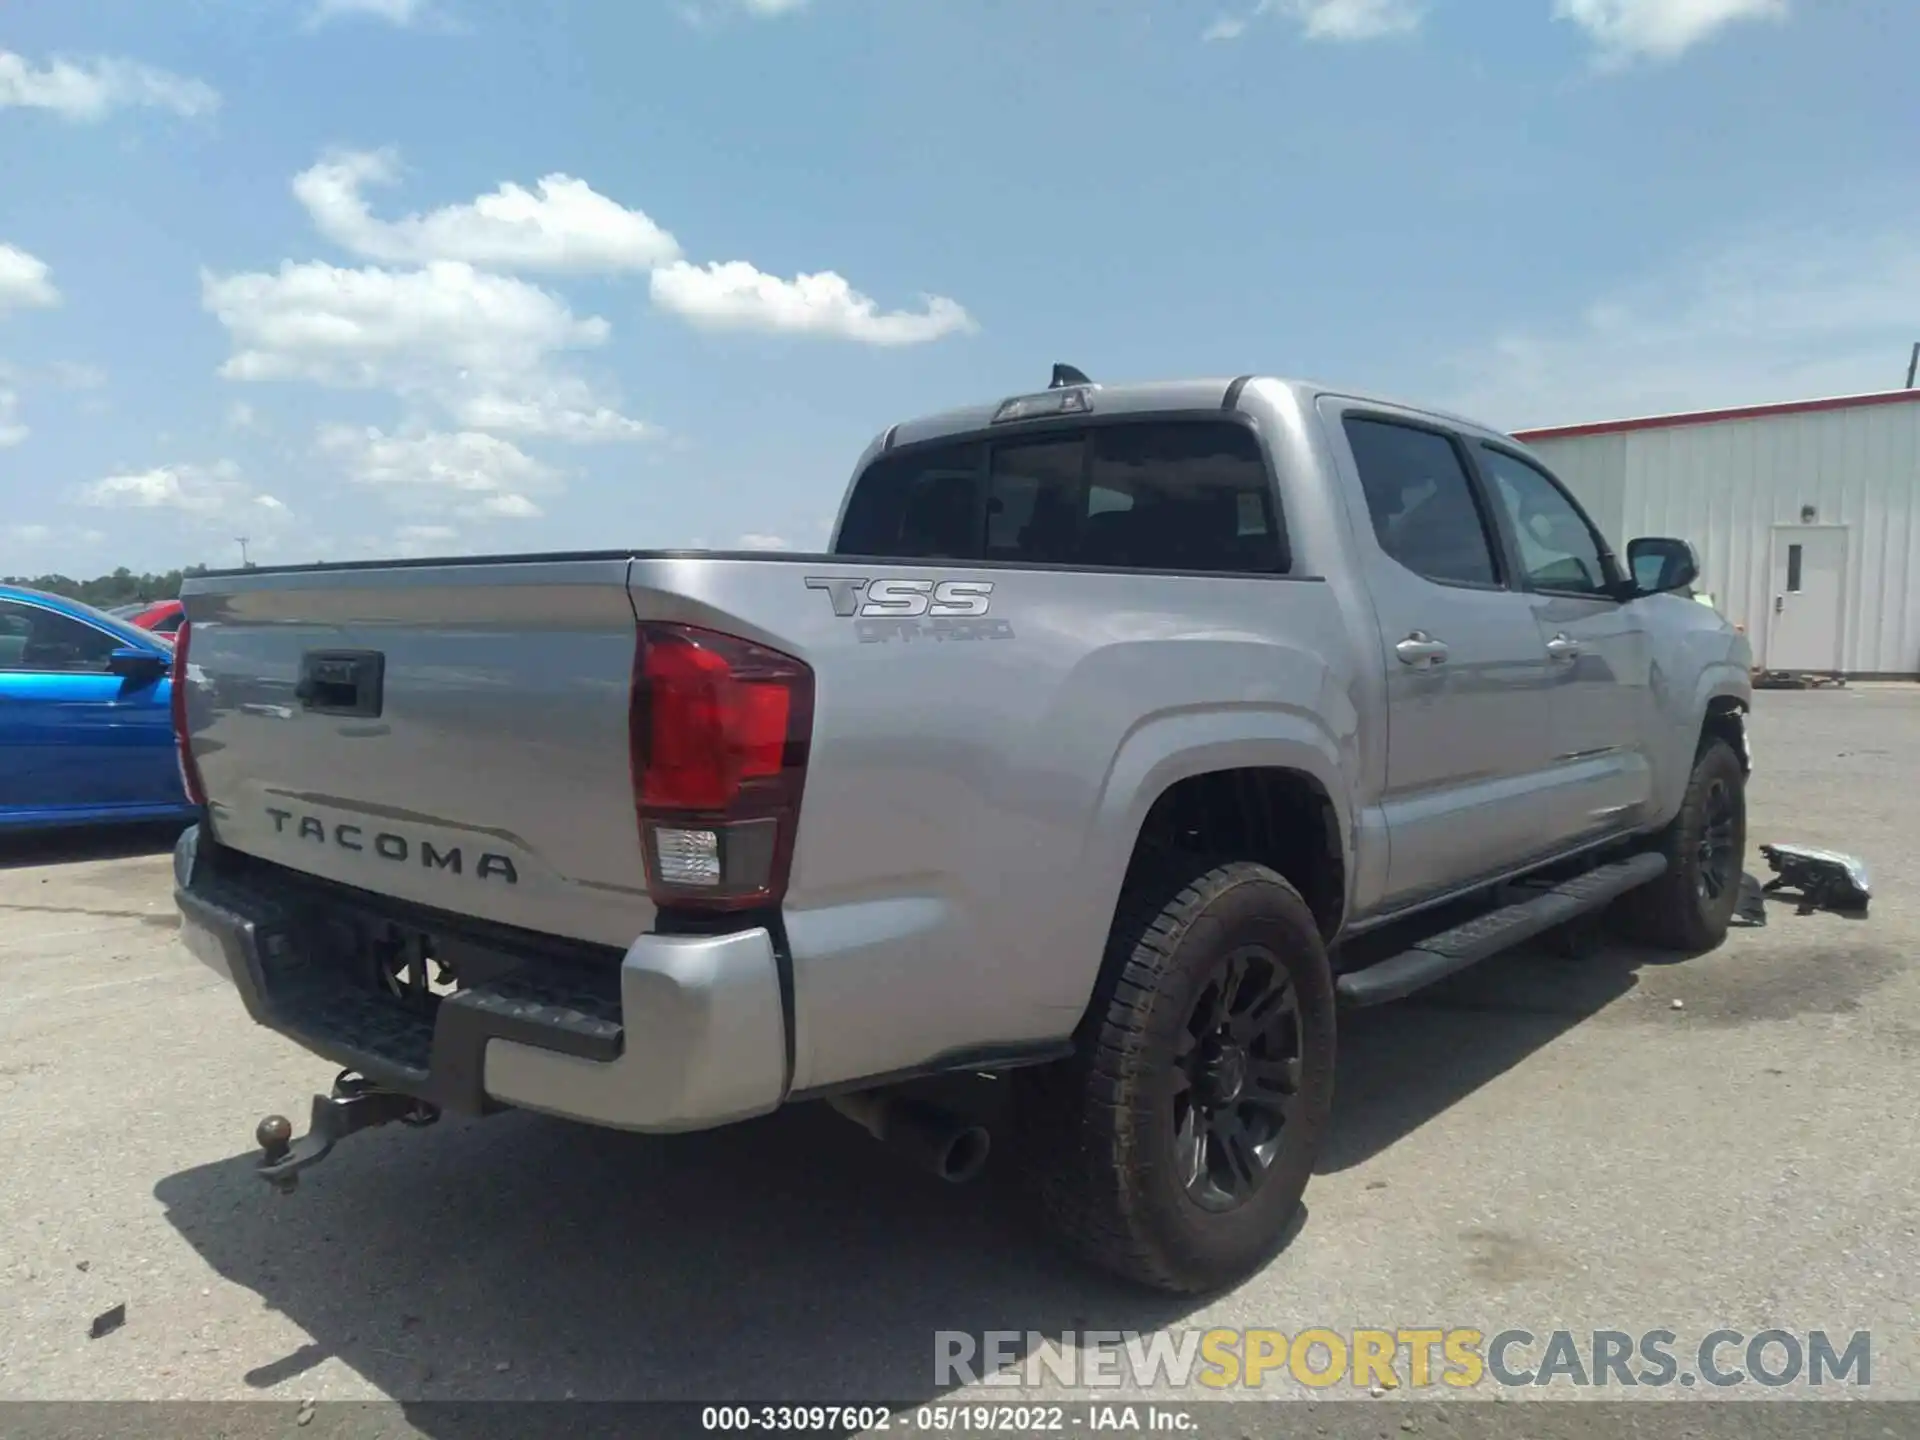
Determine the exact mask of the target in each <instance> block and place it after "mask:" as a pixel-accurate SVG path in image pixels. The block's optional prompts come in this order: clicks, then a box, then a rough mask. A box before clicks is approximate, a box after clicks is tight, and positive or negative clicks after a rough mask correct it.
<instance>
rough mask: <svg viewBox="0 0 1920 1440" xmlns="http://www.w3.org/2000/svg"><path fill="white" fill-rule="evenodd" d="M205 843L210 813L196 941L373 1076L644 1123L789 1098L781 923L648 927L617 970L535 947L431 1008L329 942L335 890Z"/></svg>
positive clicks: (287, 1019)
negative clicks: (689, 930) (330, 898)
mask: <svg viewBox="0 0 1920 1440" xmlns="http://www.w3.org/2000/svg"><path fill="white" fill-rule="evenodd" d="M202 846H203V841H202V837H201V832H200V830H199V828H198V827H195V828H194V829H190V830H188V831H187V832H186V834H184V835H183V836H181V838H180V842H179V844H178V846H177V847H176V850H175V853H174V882H175V888H174V898H175V902H176V904H177V905H178V906H179V909H180V915H181V936H182V938H183V940H184V941H185V943H186V946H187V948H188V949H189V950H190V951H191V952H192V953H193V954H194V956H195V957H197V958H198V959H199V960H200V961H201V962H202V963H204V964H206V965H208V966H209V967H211V968H212V969H214V970H215V971H217V972H219V973H220V974H221V975H224V976H225V977H226V978H227V979H228V980H230V981H231V982H232V983H233V985H234V988H235V989H236V990H237V991H238V992H239V994H240V999H241V1001H242V1003H243V1004H244V1005H245V1006H246V1009H247V1013H248V1014H250V1015H251V1016H252V1017H253V1019H254V1020H255V1021H257V1022H258V1023H259V1024H261V1025H264V1026H266V1027H267V1028H268V1029H270V1030H274V1031H276V1032H278V1033H280V1034H282V1035H285V1036H287V1037H289V1038H290V1039H292V1040H295V1041H297V1042H298V1043H300V1044H301V1045H303V1046H305V1047H306V1048H307V1049H309V1050H311V1051H313V1052H314V1053H315V1054H317V1055H321V1056H324V1057H325V1058H327V1059H329V1060H332V1061H334V1062H335V1063H337V1064H340V1065H342V1066H345V1067H347V1068H349V1069H352V1070H355V1071H358V1072H359V1073H360V1074H362V1075H365V1076H367V1077H368V1078H369V1079H372V1080H376V1081H378V1082H380V1083H381V1084H383V1085H388V1086H390V1087H392V1088H394V1089H397V1090H402V1091H405V1092H406V1093H408V1094H412V1095H416V1096H418V1097H420V1098H421V1099H423V1100H427V1101H430V1102H431V1103H433V1104H436V1105H439V1106H441V1107H442V1108H444V1109H448V1110H451V1111H454V1112H456V1113H467V1114H479V1113H486V1112H488V1111H490V1110H495V1109H499V1108H502V1107H512V1108H518V1109H527V1110H537V1111H541V1112H544V1113H546V1114H551V1115H560V1116H565V1117H567V1118H569V1119H574V1120H581V1121H585V1122H587V1123H589V1124H593V1125H601V1126H607V1127H610V1128H613V1129H620V1130H639V1131H674V1130H698V1129H706V1128H710V1127H712V1126H716V1125H723V1124H726V1123H729V1122H731V1121H735V1120H744V1119H747V1118H749V1117H750V1116H754V1115H759V1114H764V1113H766V1112H767V1111H769V1110H772V1109H774V1108H775V1107H777V1106H778V1105H779V1104H780V1102H781V1100H782V1099H783V1098H784V1096H785V1091H786V1085H787V1041H786V1017H785V1012H784V1010H783V1007H782V1000H781V989H780V974H779V968H778V964H777V961H776V959H775V955H774V948H773V940H772V937H771V936H770V935H769V934H768V932H767V931H766V930H765V929H764V928H757V929H750V930H743V931H739V932H736V933H734V934H729V935H716V936H669V935H653V934H648V935H642V936H640V937H639V938H637V939H636V940H634V942H633V943H632V945H631V946H629V947H628V949H627V951H626V953H625V955H624V956H623V957H620V958H619V960H618V964H617V966H603V967H602V968H601V969H599V970H588V969H585V968H582V969H578V970H575V969H573V968H570V967H568V966H566V965H564V964H555V963H553V962H552V961H550V960H549V959H548V958H547V957H545V956H541V955H537V954H528V955H526V956H525V957H524V963H521V964H519V965H518V966H517V968H512V969H510V970H509V972H508V973H505V974H503V975H499V976H496V977H494V978H492V979H489V980H487V981H486V982H485V983H482V984H477V985H474V986H472V987H470V988H467V989H462V990H459V991H457V992H455V993H454V994H452V995H449V996H447V997H445V998H443V999H441V1000H439V1001H438V1002H437V1003H436V1004H434V1005H433V1006H432V1007H431V1009H429V1010H425V1011H423V1010H422V1009H420V1008H418V1007H415V1006H410V1005H407V1004H405V1003H403V1002H401V1001H399V1000H396V999H393V998H390V997H388V996H386V995H384V994H381V993H379V992H378V991H377V990H375V989H374V988H373V986H372V985H371V983H370V982H368V981H366V980H364V979H363V978H361V977H362V974H363V973H364V972H363V971H362V970H361V969H360V968H359V967H360V966H361V965H362V963H363V962H361V961H360V960H359V959H358V958H357V957H356V956H354V955H353V954H352V953H350V952H343V951H342V950H341V949H340V948H339V947H338V946H330V945H329V942H328V940H327V939H326V936H327V933H328V929H327V927H326V926H325V925H324V924H316V923H315V920H316V916H318V915H319V914H320V913H321V912H323V911H324V910H325V908H326V907H327V903H328V902H327V898H326V892H325V891H320V892H316V891H315V890H313V889H312V888H311V887H308V886H305V885H296V884H291V883H290V884H286V885H280V884H276V883H273V880H272V878H271V875H268V876H266V877H264V878H263V876H262V874H261V873H260V871H259V870H258V869H257V867H255V868H247V869H241V870H238V871H236V870H235V869H234V868H233V867H231V866H223V865H221V864H220V863H218V859H217V856H218V853H219V852H217V851H216V850H214V849H213V847H211V846H207V847H206V850H205V852H204V853H203V849H202ZM351 903H352V902H351V900H350V899H349V898H346V897H345V896H343V897H342V899H341V900H340V904H341V906H342V907H343V908H344V907H349V906H350V905H351ZM616 953H617V952H609V954H616Z"/></svg>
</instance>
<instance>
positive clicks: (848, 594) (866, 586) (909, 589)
mask: <svg viewBox="0 0 1920 1440" xmlns="http://www.w3.org/2000/svg"><path fill="white" fill-rule="evenodd" d="M807 588H808V589H809V590H824V591H826V592H827V598H828V600H830V601H831V602H832V603H833V613H834V614H836V615H838V616H839V617H840V618H841V619H843V620H848V619H852V618H853V617H854V616H856V615H857V616H859V617H861V618H862V619H866V620H881V619H886V620H911V619H914V618H916V617H918V616H921V615H933V616H952V617H961V616H980V615H984V614H986V613H987V607H988V606H989V605H990V604H992V603H993V582H992V581H991V580H937V581H936V580H863V579H829V578H827V577H825V576H818V575H816V576H810V577H808V580H807Z"/></svg>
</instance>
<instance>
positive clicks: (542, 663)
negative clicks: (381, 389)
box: [185, 555, 653, 946]
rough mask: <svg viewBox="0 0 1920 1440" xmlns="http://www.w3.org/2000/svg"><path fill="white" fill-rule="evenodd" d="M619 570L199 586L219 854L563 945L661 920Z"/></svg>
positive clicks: (521, 567)
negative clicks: (651, 869) (648, 850)
mask: <svg viewBox="0 0 1920 1440" xmlns="http://www.w3.org/2000/svg"><path fill="white" fill-rule="evenodd" d="M629 563H630V562H629V560H628V559H627V557H625V556H620V555H613V556H595V557H564V558H548V559H535V560H526V561H521V560H492V561H486V562H476V563H461V562H458V561H450V562H446V563H443V564H428V565H392V566H367V567H339V568H334V567H329V568H327V569H324V570H314V571H292V572H279V573H266V574H261V575H257V576H255V575H246V574H236V575H222V576H211V577H206V578H204V579H200V580H196V581H194V582H191V584H190V586H189V588H188V593H187V597H186V606H187V617H188V622H189V625H190V627H191V630H190V641H189V650H188V673H187V677H186V680H187V684H186V699H185V703H186V710H187V723H188V728H189V730H190V732H191V734H192V737H193V739H192V749H193V754H194V757H195V759H196V761H197V763H198V766H199V770H200V775H201V778H202V781H203V784H204V786H205V790H206V793H207V800H208V809H209V814H210V820H211V828H212V831H213V834H214V837H215V838H216V839H217V840H218V841H219V842H220V843H221V844H223V845H226V846H230V847H233V848H234V849H237V850H240V851H242V852H245V853H247V854H250V855H253V856H256V857H258V858H260V859H263V860H268V861H271V862H275V863H277V864H281V865H286V866H289V867H292V868H294V869H297V870H300V871H304V872H306V873H309V874H312V875H316V876H321V877H323V878H326V879H330V880H335V881H339V882H341V883H344V884H348V885H353V886H357V887H361V888H363V889H367V890H372V891H375V892H377V893H380V894H383V895H388V896H393V897H396V898H400V899H404V900H409V901H414V902H417V903H420V904H424V905H430V906H434V907H437V908H440V909H444V910H448V911H452V912H456V913H458V914H462V915H472V916H477V917H481V918H484V919H488V920H493V921H497V922H500V923H502V924H508V925H516V926H522V927H525V928H527V929H531V930H538V931H542V932H545V933H548V934H552V935H562V936H570V937H573V938H575V939H580V940H586V941H593V942H598V943H602V944H610V945H620V946H625V945H626V944H627V943H629V942H630V941H631V940H632V939H633V937H634V936H635V935H637V934H639V933H640V932H642V931H644V930H646V929H647V928H648V927H649V926H650V925H651V923H652V919H653V907H652V905H651V903H650V902H649V900H648V897H647V892H646V881H645V876H644V873H643V870H642V861H641V855H640V845H639V836H638V830H637V827H636V821H635V813H634V798H633V789H632V781H631V777H630V775H629V761H628V753H629V750H628V701H629V693H630V685H631V679H632V669H633V653H634V636H635V624H634V616H633V608H632V605H631V603H630V602H629V600H628V597H627V589H626V580H627V571H628V568H629Z"/></svg>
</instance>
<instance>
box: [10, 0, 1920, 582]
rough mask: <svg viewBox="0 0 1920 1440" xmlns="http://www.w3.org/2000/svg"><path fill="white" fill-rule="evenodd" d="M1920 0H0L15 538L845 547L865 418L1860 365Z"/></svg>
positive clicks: (1897, 161) (1826, 375)
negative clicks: (1271, 386) (1057, 398)
mask: <svg viewBox="0 0 1920 1440" xmlns="http://www.w3.org/2000/svg"><path fill="white" fill-rule="evenodd" d="M1915 54H1920V5H1914V4H1912V3H1911V0H1844V3H1825V4H1821V3H1815V0H1264V3H1263V0H1223V3H1219V4H1215V3H1214V0H1206V3H1194V0H1184V3H1175V0H1044V3H1042V0H1025V3H1018V4H1016V3H1012V0H547V3H542V4H538V5H535V4H533V3H530V0H168V3H165V4H158V3H154V0H58V3H54V0H0V573H16V574H17V573H23V572H24V573H39V572H43V571H46V570H61V571H64V572H67V573H69V574H94V573H98V572H100V571H102V570H105V569H108V568H111V567H112V566H114V565H116V564H126V565H130V566H133V567H135V568H148V567H152V568H165V567H167V566H170V565H175V564H181V563H191V562H194V561H199V560H205V561H208V562H211V563H216V564H230V563H233V562H234V561H235V560H236V559H237V558H238V554H239V551H238V547H237V545H236V544H235V537H236V536H240V535H246V536H248V537H249V538H250V542H251V545H250V549H251V554H252V558H254V559H255V560H258V561H262V562H265V561H303V560H314V559H339V558H352V557H365V556H378V555H392V554H422V553H426V554H434V553H458V552H474V551H489V550H537V549H546V548H560V547H567V548H571V547H599V546H618V545H638V546H672V545H695V544H705V545H712V546H727V547H731V546H735V545H742V544H745V545H762V544H764V545H774V544H786V545H790V546H794V547H798V548H814V547H818V546H819V545H820V544H822V543H823V542H824V540H825V538H826V531H827V528H828V526H829V524H830V522H831V519H832V516H833V513H834V510H835V507H836V505H837V503H838V500H839V496H840V491H841V488H842V486H843V485H844V483H845V481H846V478H847V472H848V467H849V466H850V464H851V462H852V461H853V459H854V458H855V457H856V455H857V454H858V452H859V450H860V448H861V446H862V445H864V444H865V442H866V441H867V439H868V438H869V437H870V436H871V435H872V434H873V433H875V432H876V431H878V430H880V429H882V428H884V427H885V426H886V425H887V424H889V423H891V422H892V421H894V420H897V419H902V418H905V417H908V416H910V415H913V414H915V413H918V412H922V411H926V410H930V409H939V408H945V407H946V406H948V405H951V404H956V403H962V402H966V401H972V400H977V399H984V398H991V397H997V396H1001V395H1005V394H1008V393H1013V392H1017V391H1019V390H1022V389H1028V388H1035V387H1037V386H1039V385H1041V384H1043V383H1044V381H1045V378H1046V375H1047V371H1048V367H1049V365H1050V364H1051V363H1052V362H1053V361H1055V360H1067V361H1070V362H1072V363H1074V364H1077V365H1079V366H1081V367H1082V368H1084V369H1086V370H1087V371H1089V372H1090V373H1091V374H1093V375H1094V376H1095V378H1097V379H1108V380H1122V379H1149V378H1156V377H1171V376H1178V375H1188V374H1217V375H1231V374H1235V373H1240V372H1243V371H1264V372H1269V373H1281V374H1294V375H1304V376H1310V377H1314V378H1319V379H1324V380H1327V381H1330V382H1334V383H1339V384H1346V385H1355V386H1361V387H1366V388H1369V389H1374V390H1384V391H1387V392H1389V393H1394V394H1399V395H1405V396H1408V397H1411V398H1414V399H1418V400H1423V401H1428V402H1433V403H1441V404H1447V405H1452V406H1456V407H1459V408H1463V409H1466V410H1468V411H1470V412H1471V413H1473V414H1475V415H1477V416H1480V417H1483V418H1485V419H1486V420H1488V421H1490V422H1492V423H1494V424H1497V425H1501V426H1504V427H1508V428H1519V427H1523V426H1526V425H1530V424H1544V423H1551V422H1558V421H1570V420H1581V419H1597V418H1607V417H1610V416H1615V415H1619V414H1626V413H1643V412H1647V411H1656V410H1669V409H1678V408H1687V407H1692V406H1697V405H1714V404H1721V403H1744V402H1754V401H1763V400H1770V399H1786V398H1798V397H1802V396H1806V395H1814V394H1832V393H1847V392H1854V391H1865V390H1879V389H1889V388H1893V387H1895V386H1897V385H1898V384H1899V383H1900V382H1901V380H1902V378H1903V375H1904V368H1905V363H1906V353H1907V349H1908V347H1909V345H1910V344H1911V343H1912V342H1913V341H1914V340H1916V339H1920V243H1917V242H1916V239H1915V237H1916V236H1920V224H1916V221H1920V213H1916V212H1920V184H1917V183H1916V182H1917V181H1920V160H1917V159H1916V155H1917V154H1920V152H1917V151H1916V150H1915V148H1914V147H1915V140H1914V137H1915V134H1916V133H1920V102H1917V101H1916V99H1915V92H1914V89H1913V83H1912V76H1911V73H1910V61H1911V57H1912V56H1913V55H1915Z"/></svg>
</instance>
